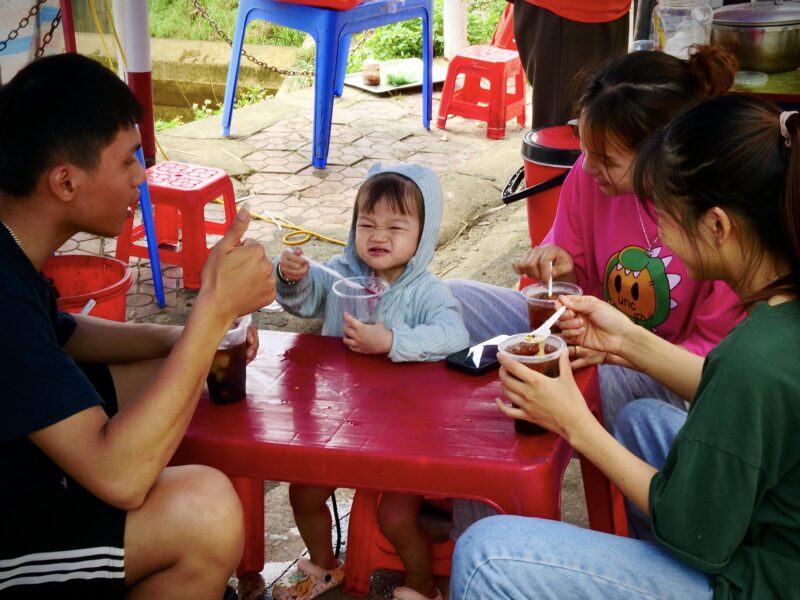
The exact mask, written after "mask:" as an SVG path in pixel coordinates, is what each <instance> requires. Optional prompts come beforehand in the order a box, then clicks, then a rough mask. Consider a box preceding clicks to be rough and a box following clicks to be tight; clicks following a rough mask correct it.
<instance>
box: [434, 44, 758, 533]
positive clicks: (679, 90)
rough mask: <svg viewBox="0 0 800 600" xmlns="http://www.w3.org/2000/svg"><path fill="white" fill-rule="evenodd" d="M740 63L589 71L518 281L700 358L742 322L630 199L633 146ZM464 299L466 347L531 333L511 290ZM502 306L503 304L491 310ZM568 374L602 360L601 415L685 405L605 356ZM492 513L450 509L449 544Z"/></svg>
mask: <svg viewBox="0 0 800 600" xmlns="http://www.w3.org/2000/svg"><path fill="white" fill-rule="evenodd" d="M735 74H736V61H735V59H734V58H733V57H732V55H730V54H729V53H728V52H727V51H726V50H724V49H722V48H720V47H715V46H698V47H696V48H695V49H694V52H693V53H692V55H691V56H690V58H689V59H688V60H681V59H678V58H675V57H673V56H670V55H668V54H664V53H662V52H634V53H632V54H627V55H624V56H621V57H618V58H612V59H610V60H609V61H608V62H606V63H605V64H604V65H603V67H602V68H601V69H600V70H599V71H598V72H597V73H596V74H594V75H593V76H592V77H591V78H590V79H589V83H588V85H587V86H586V89H585V90H584V93H583V96H582V97H581V99H580V101H579V109H580V120H579V131H580V138H581V150H582V151H583V154H582V155H581V156H580V157H579V158H578V161H577V162H576V163H575V165H574V167H573V168H572V170H571V171H570V173H569V175H568V176H567V179H566V181H565V182H564V185H563V187H562V190H561V195H560V198H559V205H558V210H557V212H556V217H555V221H554V222H553V226H552V228H551V229H550V232H549V233H548V234H547V235H546V236H545V238H544V240H542V244H541V245H539V246H536V247H535V248H531V249H530V250H529V251H528V252H527V253H526V254H525V256H523V257H522V258H520V259H519V260H517V261H515V262H514V263H513V265H512V266H513V268H514V270H515V271H516V272H517V273H520V274H521V275H527V276H529V277H532V278H534V279H538V280H546V279H547V278H548V276H549V264H550V261H552V262H553V278H554V279H559V280H562V281H572V282H575V283H577V284H578V285H580V286H581V288H582V289H583V291H584V293H585V294H588V295H592V296H597V297H599V298H604V299H605V300H607V301H608V302H609V303H610V304H612V305H614V306H616V307H617V308H618V309H619V310H620V311H622V312H623V313H625V314H626V315H628V316H629V317H630V318H631V319H632V320H633V321H634V322H635V323H638V324H639V325H641V326H643V327H646V328H647V329H650V330H651V331H653V332H654V333H656V334H658V335H659V336H661V337H662V338H664V339H666V340H667V341H670V342H672V343H674V344H680V345H682V346H683V347H685V348H686V349H688V350H690V351H692V352H694V353H696V354H698V355H701V356H705V355H706V354H707V353H708V351H709V350H711V348H713V347H714V346H715V345H716V344H717V342H719V341H720V340H721V339H722V338H723V337H724V336H725V335H726V334H727V333H728V332H729V331H730V329H731V328H732V327H733V326H734V325H735V324H736V323H737V322H738V321H739V320H740V319H741V318H742V316H743V313H742V311H741V310H740V308H739V307H738V300H737V297H736V295H735V294H734V293H733V291H732V290H731V289H730V288H729V287H728V286H727V285H726V284H724V283H722V282H718V281H695V280H692V279H690V278H689V276H688V274H687V272H686V267H685V266H684V265H683V263H682V262H681V260H680V259H679V258H678V257H677V256H675V255H674V254H673V253H672V252H671V251H670V250H669V248H667V247H665V246H664V245H663V244H662V243H661V240H660V236H659V231H658V216H657V215H656V213H655V209H654V207H653V203H652V201H651V200H650V199H648V198H639V197H637V196H636V194H635V193H634V192H633V183H632V181H631V175H632V172H633V162H634V158H635V155H636V150H637V148H638V147H639V146H640V145H641V144H642V142H644V141H645V140H646V139H647V138H648V137H649V136H650V134H652V133H653V132H654V131H655V130H656V129H658V128H659V127H660V126H662V125H665V124H666V123H668V122H669V120H670V119H671V118H672V116H673V115H674V114H675V113H677V112H678V111H679V110H680V109H681V108H683V107H685V106H690V105H692V104H693V103H694V102H696V101H698V100H700V99H702V98H707V97H714V96H718V95H720V94H723V93H725V92H726V91H727V90H728V89H729V88H730V86H731V85H732V84H733V79H734V77H735ZM447 283H448V285H449V286H450V290H451V291H452V292H453V295H454V296H455V297H456V298H457V299H458V300H459V301H460V302H461V304H462V308H463V314H464V323H465V324H466V326H467V330H468V331H469V334H470V343H471V344H475V343H477V342H479V341H482V340H486V339H489V338H491V337H494V336H495V335H497V334H501V333H506V334H511V333H519V332H523V331H529V330H530V326H529V324H528V308H527V302H526V301H525V298H524V297H523V295H522V294H521V293H520V292H518V291H517V290H512V289H507V288H502V287H498V286H492V285H488V284H483V283H479V282H475V281H464V280H450V281H448V282H447ZM498 307H502V308H498ZM569 350H570V358H571V361H572V366H573V368H580V367H583V366H587V365H591V364H599V373H598V378H599V383H600V395H601V399H602V405H603V420H604V424H605V426H606V428H609V429H610V427H611V424H612V423H613V421H614V418H615V416H616V414H617V412H618V411H619V410H620V409H621V408H622V407H623V406H624V405H625V404H627V403H628V402H631V401H633V400H636V399H638V398H657V399H660V400H663V401H665V402H668V403H669V404H672V405H674V406H676V407H678V408H680V409H682V410H686V409H687V408H688V404H687V402H686V400H687V399H685V398H683V397H681V396H680V395H679V394H678V393H675V392H674V391H672V390H670V389H669V388H668V387H666V386H664V385H662V384H661V383H659V382H657V381H655V380H654V379H652V378H651V377H650V376H649V375H646V374H644V373H641V372H639V371H635V370H633V369H629V368H627V365H626V364H623V363H621V362H619V359H616V358H614V357H611V356H608V357H607V356H606V354H605V353H598V352H592V351H589V350H587V349H586V348H581V347H578V346H573V347H571V348H570V349H569ZM490 514H494V511H492V510H491V509H489V508H488V507H486V506H484V505H481V504H480V503H477V502H473V501H457V502H455V503H454V509H453V519H454V528H453V531H452V532H451V536H452V537H454V538H455V537H458V536H459V535H460V534H461V533H462V532H463V531H464V529H465V528H466V527H467V526H468V525H469V524H470V523H472V522H474V521H476V520H477V519H479V518H481V517H484V516H488V515H490Z"/></svg>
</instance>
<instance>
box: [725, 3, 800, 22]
mask: <svg viewBox="0 0 800 600" xmlns="http://www.w3.org/2000/svg"><path fill="white" fill-rule="evenodd" d="M799 23H800V3H795V2H784V3H783V4H775V3H774V2H773V1H772V0H770V1H769V2H756V3H752V2H745V3H743V4H731V5H729V6H723V7H722V8H718V9H716V10H715V11H714V24H715V25H731V26H733V27H767V26H769V25H797V24H799Z"/></svg>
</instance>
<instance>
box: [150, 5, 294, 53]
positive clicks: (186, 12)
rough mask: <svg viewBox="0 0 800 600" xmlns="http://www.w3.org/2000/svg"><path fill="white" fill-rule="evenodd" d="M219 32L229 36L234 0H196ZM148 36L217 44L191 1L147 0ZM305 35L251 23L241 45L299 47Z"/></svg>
mask: <svg viewBox="0 0 800 600" xmlns="http://www.w3.org/2000/svg"><path fill="white" fill-rule="evenodd" d="M198 1H199V3H200V5H201V6H202V7H204V8H205V9H206V11H208V14H209V16H210V17H211V18H212V19H213V20H214V21H215V22H216V23H217V24H218V25H219V26H220V28H221V29H222V31H224V32H226V33H227V34H228V35H229V36H231V37H232V36H233V27H234V24H235V22H236V9H237V7H238V5H239V2H238V0H198ZM147 4H148V8H149V11H150V35H151V36H152V37H155V38H170V39H182V40H203V41H208V40H212V41H219V39H220V38H219V36H218V35H217V33H216V32H215V31H214V30H213V29H212V28H211V26H210V25H209V24H208V22H207V21H206V20H205V18H204V17H203V15H202V14H200V13H199V12H198V11H197V10H196V9H195V7H194V4H193V3H192V0H148V3H147ZM304 39H305V33H303V32H302V31H297V30H295V29H288V28H286V27H280V26H278V25H273V24H270V23H265V22H263V21H255V22H253V23H252V24H251V25H250V26H249V27H248V28H247V35H246V37H245V42H247V43H254V44H268V45H272V46H300V45H301V44H302V43H303V40H304Z"/></svg>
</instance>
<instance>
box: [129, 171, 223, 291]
mask: <svg viewBox="0 0 800 600" xmlns="http://www.w3.org/2000/svg"><path fill="white" fill-rule="evenodd" d="M147 181H148V184H149V186H150V198H151V201H152V203H153V208H154V212H155V217H154V218H155V225H156V227H155V229H156V238H157V240H158V245H159V248H158V255H159V258H160V259H161V261H162V262H166V263H170V264H173V265H180V266H181V267H182V268H183V285H184V287H187V288H194V289H196V288H199V287H200V271H201V270H202V268H203V264H204V263H205V261H206V257H207V256H208V253H209V248H208V245H207V243H206V234H215V235H222V234H224V233H225V231H226V230H227V228H228V225H230V223H231V221H233V218H234V217H235V216H236V196H235V193H234V191H233V184H232V183H231V180H230V177H228V174H227V173H226V172H225V171H223V170H221V169H215V168H213V167H204V166H199V165H191V164H187V163H181V162H172V161H170V162H164V163H160V164H157V165H155V166H153V167H150V168H149V169H148V170H147ZM220 197H221V198H222V200H223V205H224V221H222V222H220V221H213V220H210V219H206V216H205V207H206V204H209V203H210V202H214V201H215V200H217V199H218V198H220ZM144 237H145V232H144V226H143V225H137V226H135V227H134V225H133V217H132V216H131V217H129V218H128V220H127V221H126V223H125V226H124V227H123V230H122V233H121V234H120V235H119V238H118V239H117V250H116V256H117V258H118V259H120V260H122V261H123V262H128V260H129V259H130V257H131V256H137V257H140V258H147V257H148V255H147V246H146V245H141V244H137V243H136V242H137V241H139V240H141V239H143V238H144Z"/></svg>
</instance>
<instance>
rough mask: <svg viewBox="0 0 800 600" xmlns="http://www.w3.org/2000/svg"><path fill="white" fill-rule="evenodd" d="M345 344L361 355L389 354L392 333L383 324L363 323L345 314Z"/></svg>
mask: <svg viewBox="0 0 800 600" xmlns="http://www.w3.org/2000/svg"><path fill="white" fill-rule="evenodd" d="M343 334H344V343H345V345H346V346H347V347H348V348H350V350H352V351H353V352H358V353H359V354H389V351H390V350H391V349H392V332H391V331H389V330H388V329H386V326H385V325H384V324H383V323H374V324H373V323H362V322H361V321H359V320H358V319H356V318H355V317H353V316H351V315H350V314H348V313H344V329H343Z"/></svg>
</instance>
